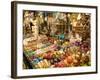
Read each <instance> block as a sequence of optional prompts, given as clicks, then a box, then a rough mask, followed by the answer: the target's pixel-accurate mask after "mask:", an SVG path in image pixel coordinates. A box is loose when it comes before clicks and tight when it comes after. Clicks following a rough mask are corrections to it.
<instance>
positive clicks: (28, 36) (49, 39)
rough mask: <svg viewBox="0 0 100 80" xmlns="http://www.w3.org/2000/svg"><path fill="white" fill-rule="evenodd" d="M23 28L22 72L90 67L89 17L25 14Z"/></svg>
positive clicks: (59, 13)
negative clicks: (39, 69)
mask: <svg viewBox="0 0 100 80" xmlns="http://www.w3.org/2000/svg"><path fill="white" fill-rule="evenodd" d="M23 24H24V25H23V33H24V36H23V50H24V52H23V54H24V61H23V68H24V69H31V68H32V69H38V68H60V67H78V66H90V65H91V45H90V42H91V41H90V38H91V37H90V14H85V13H67V12H66V13H64V12H45V11H44V12H43V11H40V12H39V11H26V10H25V11H24V17H23ZM27 66H28V67H27Z"/></svg>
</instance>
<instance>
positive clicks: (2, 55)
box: [0, 0, 100, 80]
mask: <svg viewBox="0 0 100 80" xmlns="http://www.w3.org/2000/svg"><path fill="white" fill-rule="evenodd" d="M11 1H12V0H0V80H13V79H11V78H10V74H11ZM16 1H17V0H16ZM22 1H23V0H22ZM24 1H34V2H47V3H62V4H78V5H97V6H98V14H100V0H24ZM99 22H100V18H99V15H98V35H99V34H100V31H99V30H100V27H99V26H100V24H99ZM99 44H100V36H98V57H100V54H99V52H100V49H99V47H100V45H99ZM99 63H100V58H98V67H99V69H98V74H87V75H72V76H59V77H44V78H34V79H33V78H28V79H26V80H100V64H99ZM22 80H25V79H22Z"/></svg>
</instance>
